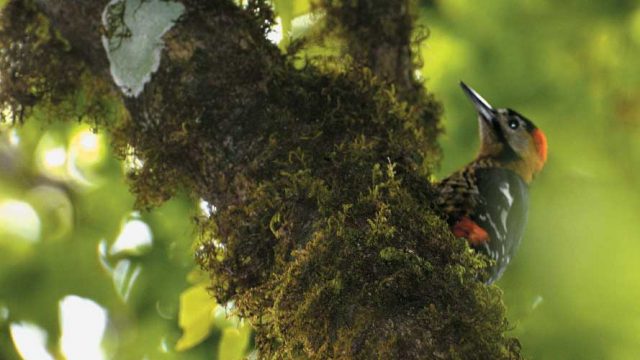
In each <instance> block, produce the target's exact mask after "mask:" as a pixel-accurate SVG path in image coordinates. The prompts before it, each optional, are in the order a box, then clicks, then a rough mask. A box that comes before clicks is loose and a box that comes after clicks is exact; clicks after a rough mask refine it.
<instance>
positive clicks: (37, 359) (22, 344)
mask: <svg viewBox="0 0 640 360" xmlns="http://www.w3.org/2000/svg"><path fill="white" fill-rule="evenodd" d="M9 329H10V332H11V339H12V340H13V344H14V346H15V347H16V350H17V351H18V354H20V356H22V358H23V359H24V360H53V356H51V354H49V352H48V351H47V346H46V344H47V332H46V331H44V330H43V329H42V328H40V327H39V326H37V325H34V324H30V323H27V322H19V323H12V324H11V326H10V327H9Z"/></svg>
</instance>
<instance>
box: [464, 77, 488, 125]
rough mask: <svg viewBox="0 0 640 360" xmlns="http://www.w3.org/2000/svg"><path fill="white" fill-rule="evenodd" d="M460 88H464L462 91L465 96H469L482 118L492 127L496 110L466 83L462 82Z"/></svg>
mask: <svg viewBox="0 0 640 360" xmlns="http://www.w3.org/2000/svg"><path fill="white" fill-rule="evenodd" d="M460 86H461V87H462V90H464V92H465V94H467V96H468V97H469V99H471V102H473V106H475V107H476V110H477V111H478V114H480V116H482V118H483V119H484V120H485V121H486V122H487V124H489V125H492V123H493V121H494V118H495V110H493V107H492V106H491V105H489V103H488V102H487V100H485V99H483V98H482V96H480V94H478V93H477V92H476V91H475V90H473V89H472V88H470V87H469V86H467V84H465V83H464V82H462V81H460Z"/></svg>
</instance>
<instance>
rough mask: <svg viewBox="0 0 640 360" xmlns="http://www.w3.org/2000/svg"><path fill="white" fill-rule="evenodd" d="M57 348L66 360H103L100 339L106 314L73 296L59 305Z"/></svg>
mask: <svg viewBox="0 0 640 360" xmlns="http://www.w3.org/2000/svg"><path fill="white" fill-rule="evenodd" d="M59 309H60V330H61V333H62V336H61V337H60V348H61V350H62V353H63V354H64V355H65V358H66V359H67V360H86V359H92V360H101V359H104V358H105V356H104V351H103V350H102V345H101V343H102V338H103V336H104V331H105V328H106V326H107V311H106V310H105V309H104V308H103V307H101V306H100V305H98V304H96V303H95V302H94V301H92V300H89V299H85V298H81V297H79V296H75V295H69V296H66V297H65V298H64V299H62V300H61V301H60V304H59Z"/></svg>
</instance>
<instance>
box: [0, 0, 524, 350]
mask: <svg viewBox="0 0 640 360" xmlns="http://www.w3.org/2000/svg"><path fill="white" fill-rule="evenodd" d="M182 3H183V5H184V6H185V12H184V14H183V15H182V16H181V18H180V19H179V21H178V22H177V23H176V24H175V26H173V28H172V29H171V30H170V31H169V32H168V33H167V34H166V35H165V36H164V41H165V44H166V45H165V49H164V50H163V53H162V61H161V65H160V67H159V69H158V71H157V72H155V73H154V74H153V76H152V79H151V81H150V82H149V83H148V84H146V86H145V87H144V90H143V92H142V93H141V94H140V96H138V97H124V96H122V95H121V93H120V92H119V91H118V90H117V88H116V87H115V86H114V85H113V84H112V80H111V77H110V74H109V61H108V60H107V57H106V55H105V51H104V49H103V47H102V44H101V42H100V38H101V35H102V34H105V33H108V32H109V30H110V29H104V28H103V26H102V23H101V14H102V11H103V9H104V5H105V2H104V1H71V0H47V1H45V0H42V1H27V0H22V1H17V0H14V1H11V2H10V3H9V5H8V6H7V7H6V8H5V10H4V11H3V14H2V19H1V21H2V29H3V30H2V33H1V34H0V43H1V44H0V45H1V46H2V48H3V53H2V57H1V58H0V67H1V69H0V72H1V73H0V79H2V89H0V101H1V102H2V103H3V105H4V107H5V108H8V109H11V112H10V113H11V116H13V117H14V119H20V120H22V119H23V118H28V117H29V114H30V113H31V112H32V111H33V110H34V109H37V108H40V109H45V111H48V113H49V114H50V116H51V117H52V118H73V117H75V118H80V119H82V120H83V121H89V122H92V123H93V124H95V125H96V126H97V127H98V128H99V129H103V130H104V131H108V132H109V133H110V134H111V135H112V139H113V144H114V148H115V149H116V151H117V153H119V154H120V155H122V156H124V155H126V154H128V153H129V152H131V151H133V153H134V154H135V155H136V156H137V157H138V158H140V159H141V160H142V161H143V163H144V166H142V167H141V168H140V169H138V170H136V171H135V172H134V173H133V174H131V178H130V184H131V189H132V191H133V192H134V193H135V194H136V196H137V200H138V203H137V205H138V206H139V207H142V208H149V207H152V206H155V205H158V204H160V203H162V202H163V201H165V200H167V199H168V198H170V197H171V196H172V195H173V194H175V193H176V192H177V191H185V192H187V193H188V194H189V195H190V196H192V197H194V198H196V199H204V200H206V201H208V202H210V203H212V204H215V206H216V207H217V209H218V210H217V212H216V213H215V214H214V215H213V216H211V217H210V218H207V219H199V220H198V221H197V226H198V227H199V229H200V231H201V236H202V239H203V240H202V241H203V243H202V246H201V247H200V249H199V250H198V252H197V254H196V255H197V259H198V261H199V262H200V264H201V265H202V267H203V268H205V269H206V270H208V271H209V272H210V273H211V281H212V290H213V293H214V295H215V296H216V297H217V298H218V300H219V301H221V302H224V301H229V300H233V301H235V306H236V309H237V311H238V313H239V314H240V315H241V316H244V317H246V318H247V319H249V320H250V321H251V323H252V324H253V326H254V327H255V328H256V331H257V335H256V343H257V346H258V348H259V350H260V356H261V357H262V358H277V359H279V358H282V359H285V358H287V359H288V358H320V359H325V358H327V359H328V358H344V359H348V358H357V359H371V358H381V359H391V358H395V359H430V358H447V359H448V358H462V359H476V358H477V359H499V358H505V359H507V358H519V357H520V355H519V345H518V342H517V340H515V339H510V338H506V337H505V336H504V331H505V330H506V329H507V327H508V324H507V321H506V319H505V315H504V307H503V305H502V303H501V294H500V291H499V289H497V288H496V287H493V286H490V287H487V286H485V285H484V284H483V283H482V282H481V281H479V280H478V279H479V278H480V277H481V275H480V274H481V273H482V268H483V266H485V263H484V261H483V260H482V259H479V258H478V257H477V256H476V255H475V254H474V253H473V252H471V251H470V250H469V248H468V247H467V245H466V244H465V242H464V241H463V240H460V239H455V238H454V237H453V236H452V235H451V234H450V233H449V231H448V229H447V227H446V224H445V223H444V222H443V221H442V220H441V219H440V217H439V216H438V214H437V213H435V212H434V210H433V208H432V198H433V197H432V185H431V184H430V182H429V181H428V180H427V179H428V176H429V172H430V170H431V167H432V166H434V164H437V162H438V160H439V156H440V155H439V149H438V146H437V143H436V136H437V134H438V117H439V114H440V107H439V104H438V103H437V102H436V101H435V100H434V99H433V98H432V96H431V95H429V94H428V93H427V92H426V90H425V88H424V86H423V84H421V83H420V82H419V81H417V80H416V78H415V77H414V71H415V68H416V59H415V56H414V55H413V53H412V46H414V42H415V41H417V40H419V39H417V38H416V35H414V32H415V31H414V29H413V16H412V11H413V8H412V6H413V4H412V3H411V2H410V1H408V0H403V1H381V0H358V1H347V2H342V1H331V0H319V1H317V3H316V4H315V10H314V11H317V12H319V13H322V14H324V18H323V19H324V20H323V22H324V27H323V28H322V29H320V30H318V31H317V32H315V33H314V34H315V35H314V37H313V38H310V39H307V41H306V43H305V42H303V43H301V42H294V46H292V48H291V50H290V51H289V52H288V53H287V54H283V53H282V52H281V51H280V50H279V49H278V48H277V47H276V46H275V45H273V44H271V43H270V42H269V41H267V40H266V38H265V35H266V33H267V32H268V31H269V28H270V26H271V24H272V23H273V12H272V10H271V9H270V7H269V6H268V5H267V4H266V2H265V1H261V0H252V1H249V2H248V5H247V6H245V7H243V8H241V7H238V6H237V5H235V4H234V3H233V2H232V1H230V0H216V1H202V0H183V1H182ZM328 39H330V41H324V40H328ZM326 43H332V44H339V45H340V47H339V50H338V51H339V54H340V55H339V56H337V57H335V56H326V57H314V58H302V59H301V54H302V52H300V49H303V48H304V47H305V46H308V44H313V46H323V44H326ZM294 47H295V48H296V49H295V50H293V48H294ZM346 55H348V60H345V56H346ZM78 98H81V99H82V101H78ZM114 102H118V103H120V104H121V105H122V107H117V106H115V107H114V106H113V105H112V104H113V103H114ZM121 110H122V111H121ZM7 113H8V112H5V114H7ZM5 120H6V119H5ZM159 286H160V285H159Z"/></svg>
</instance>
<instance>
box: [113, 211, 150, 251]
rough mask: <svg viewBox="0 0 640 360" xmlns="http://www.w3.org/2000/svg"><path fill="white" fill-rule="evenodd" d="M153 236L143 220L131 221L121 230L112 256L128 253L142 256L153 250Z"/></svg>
mask: <svg viewBox="0 0 640 360" xmlns="http://www.w3.org/2000/svg"><path fill="white" fill-rule="evenodd" d="M152 244H153V236H152V234H151V229H150V228H149V225H147V224H146V223H145V222H144V221H142V220H137V219H134V220H129V221H127V222H126V223H125V224H124V225H123V226H122V230H120V234H119V235H118V238H117V239H116V241H115V243H114V244H113V245H112V246H111V250H110V251H109V253H110V254H111V255H116V254H122V253H126V254H129V255H140V254H142V253H144V252H146V251H148V250H149V249H150V248H151V245H152Z"/></svg>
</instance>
